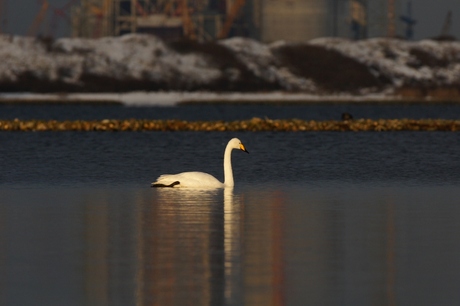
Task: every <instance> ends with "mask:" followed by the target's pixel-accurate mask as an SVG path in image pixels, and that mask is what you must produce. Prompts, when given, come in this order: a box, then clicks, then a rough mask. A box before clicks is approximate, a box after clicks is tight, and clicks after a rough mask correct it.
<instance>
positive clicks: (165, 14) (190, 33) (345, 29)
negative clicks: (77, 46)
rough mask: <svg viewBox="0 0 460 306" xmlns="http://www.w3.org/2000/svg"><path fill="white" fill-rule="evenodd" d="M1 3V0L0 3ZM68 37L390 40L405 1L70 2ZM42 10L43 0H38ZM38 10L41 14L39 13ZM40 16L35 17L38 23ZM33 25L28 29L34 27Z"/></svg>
mask: <svg viewBox="0 0 460 306" xmlns="http://www.w3.org/2000/svg"><path fill="white" fill-rule="evenodd" d="M0 1H1V0H0ZM69 2H71V3H72V5H71V12H69V19H70V20H71V23H72V36H74V37H102V36H117V35H123V34H126V33H150V34H154V35H157V36H159V37H162V38H163V39H165V40H175V39H179V38H188V39H192V40H198V41H209V40H214V39H220V38H226V37H231V36H242V37H250V38H254V39H258V40H260V41H263V42H272V41H276V40H286V41H292V42H302V41H307V40H310V39H313V38H317V37H328V36H329V37H330V36H336V37H346V38H353V39H361V38H368V37H384V36H389V37H394V36H396V35H397V33H400V31H402V30H403V29H404V28H403V27H404V24H403V23H402V22H401V21H400V20H399V17H397V16H400V15H401V14H402V9H401V8H402V7H403V6H405V5H406V3H407V0H373V1H370V0H79V1H78V0H70V1H69ZM42 3H43V6H42V10H46V5H47V0H43V1H42ZM41 12H42V11H41ZM42 16H43V13H39V14H38V15H37V20H36V22H39V21H40V18H42ZM36 28H37V26H36V25H34V26H32V27H31V29H36Z"/></svg>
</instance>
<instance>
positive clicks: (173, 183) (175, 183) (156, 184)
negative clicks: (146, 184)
mask: <svg viewBox="0 0 460 306" xmlns="http://www.w3.org/2000/svg"><path fill="white" fill-rule="evenodd" d="M179 184H180V182H179V181H175V182H172V183H171V184H169V185H166V184H162V183H158V182H155V183H152V185H150V186H151V187H174V186H176V185H179Z"/></svg>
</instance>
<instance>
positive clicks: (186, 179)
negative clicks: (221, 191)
mask: <svg viewBox="0 0 460 306" xmlns="http://www.w3.org/2000/svg"><path fill="white" fill-rule="evenodd" d="M233 149H239V150H241V151H243V152H246V153H249V152H248V151H247V150H246V148H245V147H244V145H243V144H242V143H241V141H240V140H239V139H238V138H233V139H231V140H230V141H229V142H228V144H227V147H226V148H225V153H224V179H225V180H224V182H223V183H221V182H220V181H219V180H218V179H216V178H215V177H214V176H212V175H210V174H207V173H204V172H197V171H195V172H182V173H179V174H163V175H161V176H160V177H159V178H157V180H156V181H155V182H153V183H152V187H182V188H184V187H185V188H222V187H232V186H233V185H234V182H233V170H232V160H231V155H232V150H233Z"/></svg>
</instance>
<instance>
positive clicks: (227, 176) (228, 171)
mask: <svg viewBox="0 0 460 306" xmlns="http://www.w3.org/2000/svg"><path fill="white" fill-rule="evenodd" d="M232 150H233V148H231V147H230V144H228V145H227V147H226V148H225V153H224V185H225V186H227V187H230V186H233V185H235V183H234V182H233V170H232Z"/></svg>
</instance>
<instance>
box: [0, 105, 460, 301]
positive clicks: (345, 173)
mask: <svg viewBox="0 0 460 306" xmlns="http://www.w3.org/2000/svg"><path fill="white" fill-rule="evenodd" d="M80 107H81V108H80ZM348 107H350V108H352V111H353V114H359V113H360V111H362V112H363V114H365V115H363V117H369V116H370V115H369V114H371V113H372V112H377V111H378V112H380V113H385V114H386V115H385V116H388V117H389V118H395V117H417V116H418V117H417V118H420V117H425V116H428V110H426V109H425V108H427V109H431V110H430V112H432V113H433V114H435V115H433V116H429V117H437V118H439V117H440V116H441V115H440V114H445V116H442V118H454V117H455V112H457V110H455V108H457V106H456V105H453V104H452V105H451V104H443V105H439V106H434V105H423V106H420V109H417V107H415V106H414V105H393V106H392V107H389V106H386V105H379V106H376V109H374V110H372V108H371V107H370V106H368V105H364V106H363V105H355V104H352V105H335V104H332V105H329V106H320V105H311V106H308V105H303V106H289V107H285V108H283V107H279V106H259V107H255V106H238V107H235V106H225V107H224V106H219V105H210V106H197V107H196V106H186V107H177V108H126V107H121V106H108V107H107V108H104V107H101V106H88V105H86V106H71V107H67V106H66V107H63V108H61V110H63V111H62V113H60V112H59V111H58V109H59V106H43V109H42V108H40V107H39V106H27V107H24V109H22V110H21V108H19V107H16V106H15V107H11V106H5V105H3V106H1V108H2V112H1V114H2V117H3V118H14V117H20V118H24V119H25V118H37V117H38V114H43V117H41V118H46V119H63V118H68V119H72V118H75V119H76V118H79V119H81V118H82V117H84V116H83V115H81V114H84V113H86V114H87V115H85V116H87V117H85V119H95V118H115V117H118V118H124V116H126V117H142V118H145V117H151V118H160V119H164V118H182V119H188V118H191V119H193V120H195V119H207V118H212V119H216V118H218V117H219V116H218V115H217V113H218V112H217V111H216V110H217V109H225V111H224V112H223V114H224V115H223V116H224V117H225V116H227V117H225V118H229V119H232V120H233V119H238V118H242V119H247V118H251V117H252V116H259V117H261V116H264V115H263V114H269V115H268V116H269V117H272V118H276V116H275V115H277V116H278V118H289V116H291V115H292V114H301V112H300V110H304V112H302V114H308V115H305V116H307V117H305V118H316V119H318V118H324V119H326V115H325V114H334V115H331V117H334V118H335V117H336V116H337V115H336V114H339V113H340V112H341V110H342V109H343V110H344V111H349V112H351V111H350V109H349V108H348ZM361 107H363V108H361ZM93 108H94V111H91V109H93ZM355 108H356V109H355ZM446 108H447V109H446ZM8 109H14V111H11V112H8V111H7V110H8ZM366 109H367V110H366ZM382 109H385V111H383V110H382ZM391 109H393V112H394V113H391ZM70 110H71V111H70ZM252 110H253V111H252ZM18 112H23V113H22V115H21V116H19V115H17V114H18ZM53 112H54V113H53ZM162 112H166V113H167V115H165V113H162ZM425 112H426V115H424V114H425ZM135 114H137V115H136V116H134V115H135ZM209 114H211V115H209ZM212 114H213V115H212ZM270 114H271V115H270ZM410 114H412V115H411V116H409V115H410ZM58 115H59V116H62V117H58ZM141 115H142V116H141ZM72 116H75V117H72ZM79 116H82V117H79ZM157 116H158V117H157ZM162 116H163V117H162ZM187 116H189V117H187ZM308 116H311V117H308ZM358 116H359V115H358ZM449 116H450V117H449ZM295 117H297V118H299V117H300V116H295ZM378 117H381V116H378ZM334 118H333V119H334ZM329 119H331V118H329ZM232 137H238V138H240V139H241V140H242V142H243V143H244V144H245V146H246V148H247V149H248V150H249V152H250V154H249V155H248V154H245V153H242V152H239V151H234V152H233V168H234V175H235V184H236V186H235V188H234V189H232V190H228V189H226V190H205V191H200V190H196V191H187V190H170V189H167V190H162V189H152V188H150V187H149V185H150V183H151V182H152V181H153V180H154V179H155V178H156V177H157V176H158V175H160V174H162V173H175V172H181V171H193V170H199V171H205V172H208V173H211V174H212V175H214V176H216V177H217V178H219V179H223V171H222V155H223V150H224V147H225V145H226V143H227V141H228V140H229V139H230V138H232ZM0 144H1V145H0V164H1V165H2V166H1V167H2V168H1V171H0V304H1V305H139V304H145V305H147V304H148V305H151V304H156V305H188V304H190V305H270V304H272V305H306V304H310V305H369V304H372V305H389V304H391V305H396V304H399V305H458V304H459V303H460V295H459V293H458V292H459V291H458V288H459V287H460V261H459V260H458V258H460V240H459V239H458V233H459V232H460V218H459V217H458V216H459V215H460V205H459V204H460V202H459V199H460V154H459V152H460V134H458V133H454V132H383V133H379V132H357V133H355V132H343V133H340V132H338V133H336V132H317V133H310V132H309V133H273V132H263V133H249V132H241V133H214V132H212V133H206V132H165V133H163V132H122V133H112V132H108V133H104V132H87V133H81V132H35V133H32V132H30V133H22V132H2V133H0Z"/></svg>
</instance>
